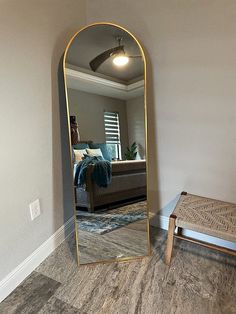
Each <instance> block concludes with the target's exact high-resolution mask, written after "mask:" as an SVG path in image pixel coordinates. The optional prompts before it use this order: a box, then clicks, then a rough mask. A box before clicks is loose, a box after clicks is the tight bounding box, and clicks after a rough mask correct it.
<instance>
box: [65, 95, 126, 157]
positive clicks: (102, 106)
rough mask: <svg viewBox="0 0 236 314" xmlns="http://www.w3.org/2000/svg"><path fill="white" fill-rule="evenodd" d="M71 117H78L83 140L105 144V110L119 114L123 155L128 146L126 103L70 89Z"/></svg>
mask: <svg viewBox="0 0 236 314" xmlns="http://www.w3.org/2000/svg"><path fill="white" fill-rule="evenodd" d="M68 98H69V107H70V115H76V116H77V122H78V123H79V132H80V137H81V140H84V141H86V140H92V141H93V142H95V143H105V130H104V120H103V113H104V110H107V111H116V112H119V118H120V131H121V144H122V147H121V149H122V154H123V153H124V151H125V149H126V147H127V145H128V129H127V115H126V102H125V101H124V100H120V99H114V98H110V97H105V96H100V95H95V94H90V93H86V92H82V91H78V90H74V89H68Z"/></svg>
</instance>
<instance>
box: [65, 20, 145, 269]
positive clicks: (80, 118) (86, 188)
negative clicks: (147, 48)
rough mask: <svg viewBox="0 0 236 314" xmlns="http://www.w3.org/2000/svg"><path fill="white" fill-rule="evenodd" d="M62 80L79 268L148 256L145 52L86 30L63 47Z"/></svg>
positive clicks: (97, 28)
mask: <svg viewBox="0 0 236 314" xmlns="http://www.w3.org/2000/svg"><path fill="white" fill-rule="evenodd" d="M64 77H65V88H66V94H67V111H68V121H69V122H68V123H69V130H70V141H71V152H72V164H73V165H72V169H73V188H74V193H75V218H76V244H77V247H78V259H79V264H88V263H95V262H106V261H107V262H109V261H117V260H128V259H131V258H138V257H143V256H146V255H149V254H150V243H149V221H148V206H147V165H146V155H147V145H146V129H147V126H146V120H147V119H146V104H145V99H146V61H145V56H144V53H143V50H142V48H141V46H140V44H139V42H138V41H137V39H136V38H135V37H134V36H133V35H132V34H130V33H129V32H128V31H126V30H125V29H123V28H122V27H120V26H117V25H113V24H110V23H98V24H93V25H90V26H88V27H86V28H84V29H82V30H81V31H79V32H78V33H77V34H76V35H75V36H74V37H73V38H72V39H71V41H70V43H69V44H68V46H67V49H66V51H65V55H64ZM68 171H69V170H68Z"/></svg>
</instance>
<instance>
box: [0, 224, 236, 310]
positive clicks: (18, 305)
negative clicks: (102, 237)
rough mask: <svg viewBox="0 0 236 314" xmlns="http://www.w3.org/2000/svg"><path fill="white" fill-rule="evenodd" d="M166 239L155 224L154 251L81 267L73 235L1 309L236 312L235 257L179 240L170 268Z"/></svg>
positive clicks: (153, 232)
mask: <svg viewBox="0 0 236 314" xmlns="http://www.w3.org/2000/svg"><path fill="white" fill-rule="evenodd" d="M165 242H166V232H164V231H161V230H158V229H154V228H153V229H152V243H153V245H154V247H155V248H154V254H153V255H152V256H151V257H146V258H144V259H142V260H136V261H132V262H127V263H112V264H99V265H96V266H94V265H90V266H89V265H87V266H81V267H79V268H78V267H77V265H76V260H75V241H74V239H73V237H71V238H70V240H69V241H68V242H64V243H63V244H62V245H61V246H60V247H59V248H58V249H57V250H55V251H54V253H53V254H51V255H50V256H49V257H48V258H47V259H46V260H45V261H44V262H43V263H42V264H41V265H40V267H38V268H37V269H36V271H34V272H33V273H32V274H31V275H30V276H29V277H28V278H27V279H26V280H25V281H24V282H23V284H21V285H20V286H19V287H18V288H17V289H16V290H15V291H14V292H13V293H12V294H11V295H10V296H9V297H8V298H7V299H6V300H5V301H4V302H2V303H1V304H0V313H4V314H5V313H7V314H10V313H17V314H19V313H34V314H35V313H41V314H42V313H47V314H48V313H57V314H60V313H63V314H64V313H79V314H88V313H91V314H92V313H93V314H116V313H119V314H126V313H127V314H136V313H137V314H138V313H141V314H155V313H166V314H170V313H183V314H195V313H196V314H220V313H222V314H231V313H236V259H235V258H233V257H229V256H226V255H224V254H221V253H216V252H213V251H210V250H208V249H205V248H201V247H199V246H196V245H193V244H188V243H186V242H184V241H182V242H178V241H176V245H175V250H174V256H173V260H172V265H171V267H170V268H169V267H168V266H166V265H165V264H164V262H163V253H164V248H165Z"/></svg>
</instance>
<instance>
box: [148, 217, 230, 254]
mask: <svg viewBox="0 0 236 314" xmlns="http://www.w3.org/2000/svg"><path fill="white" fill-rule="evenodd" d="M150 224H151V225H152V226H154V227H159V228H161V229H164V230H168V224H169V217H166V216H163V215H155V216H153V217H152V218H151V220H150ZM183 235H185V236H186V237H190V238H193V239H197V240H200V241H204V242H208V243H211V244H215V245H219V246H223V247H226V248H228V249H231V250H236V243H234V242H230V241H226V240H222V239H219V238H216V237H212V236H209V235H206V234H203V233H199V232H195V231H191V230H183Z"/></svg>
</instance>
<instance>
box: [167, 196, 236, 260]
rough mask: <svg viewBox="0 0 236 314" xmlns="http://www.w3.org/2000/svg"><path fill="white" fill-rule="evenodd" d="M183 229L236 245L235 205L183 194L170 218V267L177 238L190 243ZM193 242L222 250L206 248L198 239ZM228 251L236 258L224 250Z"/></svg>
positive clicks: (168, 242)
mask: <svg viewBox="0 0 236 314" xmlns="http://www.w3.org/2000/svg"><path fill="white" fill-rule="evenodd" d="M176 227H178V233H177V235H175V234H174V232H175V229H176ZM182 228H183V229H188V230H192V231H196V232H200V233H204V234H207V235H210V236H213V237H217V238H220V239H223V240H228V241H231V242H236V204H231V203H227V202H223V201H218V200H214V199H210V198H206V197H201V196H197V195H192V194H187V193H186V192H182V194H181V196H180V199H179V201H178V203H177V205H176V207H175V209H174V211H173V213H172V214H171V215H170V220H169V230H168V240H167V250H166V263H167V264H170V260H171V253H172V248H173V241H174V239H173V238H174V236H176V237H177V238H181V239H183V240H191V239H189V238H187V237H185V236H183V235H182V232H181V230H182ZM191 242H194V243H198V244H202V245H204V246H207V247H211V248H215V249H220V247H216V246H213V245H210V244H209V245H206V244H205V243H204V242H201V241H197V240H193V241H191ZM222 251H223V250H222ZM226 251H227V253H233V255H236V253H234V252H235V251H232V250H227V249H224V252H226Z"/></svg>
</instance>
